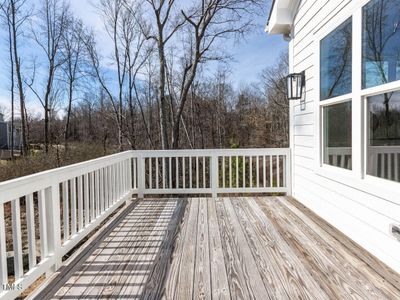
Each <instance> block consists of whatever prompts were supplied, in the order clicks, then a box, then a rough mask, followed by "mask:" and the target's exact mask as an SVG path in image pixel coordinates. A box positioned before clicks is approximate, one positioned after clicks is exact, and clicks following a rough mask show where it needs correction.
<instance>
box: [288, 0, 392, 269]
mask: <svg viewBox="0 0 400 300" xmlns="http://www.w3.org/2000/svg"><path fill="white" fill-rule="evenodd" d="M356 2H357V1H354V0H353V1H351V0H303V1H301V3H300V6H299V10H298V12H297V15H296V17H295V20H294V30H293V39H292V40H291V42H290V44H289V62H290V68H291V72H301V71H303V70H305V72H306V99H305V101H306V103H305V109H304V110H301V108H300V102H299V101H292V102H291V118H290V119H291V120H290V121H291V146H292V149H293V152H292V153H293V168H292V172H293V196H294V197H295V198H296V199H298V200H299V201H300V202H302V203H303V204H304V205H306V206H308V207H309V208H310V209H312V210H313V211H315V212H316V213H317V214H318V215H320V216H321V217H323V218H324V219H326V220H327V221H328V222H330V223H331V224H332V225H334V226H335V227H336V228H338V229H339V230H341V231H342V232H343V233H345V234H346V235H348V236H349V237H350V238H351V239H353V240H354V241H355V242H357V243H358V244H360V245H361V246H362V247H364V248H365V249H366V250H368V251H369V252H371V253H372V254H373V255H375V256H376V257H378V258H379V259H381V260H382V261H383V262H385V263H386V264H388V265H389V266H390V267H392V268H393V269H394V270H396V271H397V272H400V242H399V241H397V240H396V239H394V238H393V237H392V236H390V234H389V224H391V223H400V199H399V201H393V199H389V198H390V197H386V196H385V195H380V194H377V193H376V192H375V193H373V192H371V191H369V192H368V191H367V190H368V189H367V188H362V186H363V182H362V179H361V178H357V176H355V181H356V182H357V181H358V182H359V184H358V185H357V188H355V187H353V185H352V183H349V182H348V181H346V180H337V179H335V180H334V179H332V178H330V177H329V176H323V175H318V174H321V173H320V172H316V168H317V167H316V160H317V159H318V158H317V157H318V154H317V153H318V150H317V149H316V148H317V142H316V134H315V132H316V126H318V124H316V121H315V110H316V106H315V105H316V103H315V101H319V99H317V97H318V87H317V84H318V81H317V80H318V76H319V74H318V70H317V66H315V62H316V56H317V55H318V52H317V51H318V49H316V48H317V47H316V45H315V44H313V43H314V41H315V40H316V39H317V38H318V36H319V34H321V33H320V32H321V31H324V29H326V28H324V26H325V24H327V23H330V24H332V22H333V23H335V22H337V25H339V24H340V23H341V22H342V21H343V19H340V15H342V16H343V15H344V14H346V10H348V11H350V10H351V7H352V6H354V5H355V4H356ZM359 2H360V3H361V2H363V3H364V2H365V1H359ZM360 39H361V37H360ZM353 71H354V69H353ZM353 134H354V132H353ZM353 146H354V145H353ZM398 190H399V191H400V184H399V187H398Z"/></svg>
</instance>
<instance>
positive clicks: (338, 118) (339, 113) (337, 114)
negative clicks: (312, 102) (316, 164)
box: [323, 101, 351, 169]
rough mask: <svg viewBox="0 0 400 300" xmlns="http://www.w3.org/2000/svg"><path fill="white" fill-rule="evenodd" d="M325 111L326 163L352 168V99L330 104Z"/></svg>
mask: <svg viewBox="0 0 400 300" xmlns="http://www.w3.org/2000/svg"><path fill="white" fill-rule="evenodd" d="M323 112H324V134H323V136H324V163H325V164H328V165H331V166H335V167H341V168H345V169H351V101H347V102H344V103H339V104H334V105H329V106H326V107H324V108H323Z"/></svg>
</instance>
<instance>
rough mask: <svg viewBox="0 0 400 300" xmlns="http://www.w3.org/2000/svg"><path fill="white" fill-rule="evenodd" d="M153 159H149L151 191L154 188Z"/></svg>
mask: <svg viewBox="0 0 400 300" xmlns="http://www.w3.org/2000/svg"><path fill="white" fill-rule="evenodd" d="M152 160H153V158H151V157H149V189H152V188H153V180H152V179H153V162H152Z"/></svg>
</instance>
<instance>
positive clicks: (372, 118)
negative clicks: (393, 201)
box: [367, 92, 400, 182]
mask: <svg viewBox="0 0 400 300" xmlns="http://www.w3.org/2000/svg"><path fill="white" fill-rule="evenodd" d="M368 111H369V118H368V119H369V125H368V127H369V145H368V161H367V174H369V175H373V176H377V177H381V178H386V179H389V180H394V181H397V182H400V179H399V175H400V174H399V173H400V170H399V167H400V166H399V163H400V92H393V93H386V94H382V95H378V96H374V97H369V98H368Z"/></svg>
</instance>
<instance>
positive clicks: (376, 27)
mask: <svg viewBox="0 0 400 300" xmlns="http://www.w3.org/2000/svg"><path fill="white" fill-rule="evenodd" d="M362 77H363V88H369V87H373V86H377V85H380V84H383V83H387V82H391V81H395V80H399V79H400V5H399V0H372V1H371V2H369V3H368V4H367V5H366V6H364V8H363V75H362Z"/></svg>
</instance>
